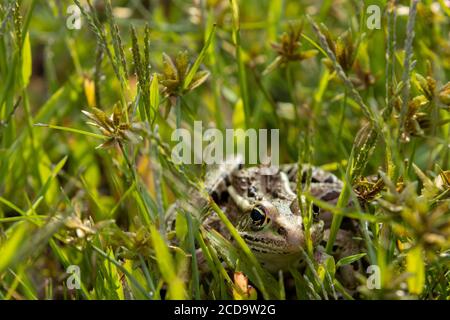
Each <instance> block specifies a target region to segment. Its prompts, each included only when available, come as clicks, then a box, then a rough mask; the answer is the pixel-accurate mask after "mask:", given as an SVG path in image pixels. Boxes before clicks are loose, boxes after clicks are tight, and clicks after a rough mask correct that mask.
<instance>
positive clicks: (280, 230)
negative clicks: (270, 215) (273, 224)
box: [277, 227, 287, 236]
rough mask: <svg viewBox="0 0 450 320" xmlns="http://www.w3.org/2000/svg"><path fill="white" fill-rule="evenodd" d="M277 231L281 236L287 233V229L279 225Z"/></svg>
mask: <svg viewBox="0 0 450 320" xmlns="http://www.w3.org/2000/svg"><path fill="white" fill-rule="evenodd" d="M277 232H278V234H279V235H280V236H285V235H286V234H287V231H286V229H285V228H283V227H279V228H278V230H277Z"/></svg>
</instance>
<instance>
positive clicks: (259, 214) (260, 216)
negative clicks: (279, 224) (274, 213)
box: [250, 206, 266, 224]
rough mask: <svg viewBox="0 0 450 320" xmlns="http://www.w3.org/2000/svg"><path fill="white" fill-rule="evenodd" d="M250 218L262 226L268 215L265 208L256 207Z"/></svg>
mask: <svg viewBox="0 0 450 320" xmlns="http://www.w3.org/2000/svg"><path fill="white" fill-rule="evenodd" d="M250 218H252V220H253V222H254V223H257V224H262V223H263V222H264V221H265V220H266V213H265V212H264V208H263V207H261V206H256V207H254V208H253V209H252V210H251V211H250Z"/></svg>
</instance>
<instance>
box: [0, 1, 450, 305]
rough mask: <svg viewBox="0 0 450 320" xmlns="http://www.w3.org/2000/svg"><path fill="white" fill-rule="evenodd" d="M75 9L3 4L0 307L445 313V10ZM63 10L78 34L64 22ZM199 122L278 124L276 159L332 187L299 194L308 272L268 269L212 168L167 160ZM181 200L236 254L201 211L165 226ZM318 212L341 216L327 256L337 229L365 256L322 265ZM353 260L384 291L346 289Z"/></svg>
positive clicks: (180, 5) (418, 6) (448, 227)
mask: <svg viewBox="0 0 450 320" xmlns="http://www.w3.org/2000/svg"><path fill="white" fill-rule="evenodd" d="M394 2H395V4H394ZM397 2H399V3H397ZM84 3H86V2H85V1H70V0H64V1H54V0H51V1H35V0H23V1H12V0H4V1H2V2H1V4H0V17H1V19H0V21H2V22H1V23H0V35H1V36H0V299H182V298H186V299H250V298H255V297H257V298H260V299H285V298H289V299H336V298H343V299H353V298H359V299H404V298H410V299H444V300H445V299H447V300H448V299H450V285H449V283H450V268H449V266H450V258H449V257H450V256H449V254H450V251H449V249H450V160H449V139H450V129H449V122H450V121H449V119H450V115H449V110H450V87H449V86H450V84H449V79H450V41H449V39H448V34H449V32H450V16H449V11H450V8H448V7H445V3H446V2H445V1H435V2H432V1H422V2H418V1H415V0H412V1H411V3H410V2H408V1H375V0H374V1H364V2H352V1H345V2H343V3H342V4H339V5H335V4H334V2H333V1H324V2H323V5H320V2H316V1H307V0H301V1H293V0H284V1H259V0H246V1H237V0H216V1H199V4H198V5H196V4H193V3H191V2H188V1H178V0H176V1H171V2H167V4H165V5H162V4H161V3H162V2H160V1H151V0H149V1H142V0H133V1H131V0H130V1H126V0H121V1H113V3H111V2H110V1H109V0H104V1H103V0H99V1H96V3H95V5H91V6H89V5H88V6H82V5H83V4H84ZM195 3H197V2H195ZM356 3H358V4H359V5H358V6H356ZM74 4H76V5H80V6H82V8H83V10H82V16H81V21H82V29H81V30H69V29H68V28H67V27H66V22H67V19H68V14H67V11H66V10H67V7H68V6H69V5H74ZM370 4H376V5H379V6H380V8H381V9H382V14H383V15H382V17H381V18H382V20H381V29H379V30H378V29H374V30H370V29H368V28H367V26H366V19H367V18H368V17H367V13H366V7H367V6H368V5H370ZM393 8H396V9H398V10H393ZM408 8H410V10H408ZM306 13H308V15H307V14H306ZM194 120H202V121H203V123H204V124H208V125H210V126H214V127H216V128H218V129H220V130H224V129H225V128H243V129H245V128H256V129H260V128H268V129H270V128H277V129H280V162H281V163H294V162H298V163H299V164H302V163H312V164H314V165H317V166H323V167H324V168H326V169H327V170H331V171H333V172H334V173H335V174H336V175H337V176H339V177H340V178H341V179H342V180H343V181H344V184H345V187H344V190H343V192H342V193H341V195H340V198H339V201H338V204H337V206H335V207H334V206H331V205H330V204H328V203H325V202H321V201H319V200H318V199H314V198H313V197H312V196H311V195H310V194H309V193H308V188H307V187H302V186H300V185H299V186H298V188H297V192H298V193H299V194H302V195H304V196H305V197H306V199H307V204H308V205H307V206H305V207H304V208H302V214H303V216H304V221H305V226H306V237H307V239H308V240H307V243H308V245H307V247H306V248H305V250H304V251H303V255H304V258H305V262H306V264H305V267H304V268H302V269H293V268H291V269H290V270H289V271H284V272H280V273H278V274H271V273H269V272H268V271H267V270H265V269H264V268H263V267H262V266H261V265H260V264H259V262H258V260H257V259H256V258H255V256H254V255H253V253H252V251H251V250H250V249H249V248H248V246H247V245H246V244H245V242H244V241H243V239H242V238H241V237H240V236H239V234H238V233H237V231H236V230H235V228H234V227H233V225H232V224H231V223H230V222H229V221H228V218H227V217H226V216H225V215H224V214H223V212H222V210H221V208H219V207H218V206H217V205H216V204H215V203H214V202H213V201H212V200H211V199H210V198H209V197H208V195H207V194H206V192H205V190H204V184H203V178H202V177H203V174H204V171H205V167H204V166H200V165H178V164H176V163H174V162H173V161H172V159H171V152H172V147H173V146H174V145H175V143H174V142H172V141H171V138H170V137H171V134H172V132H173V130H174V129H175V128H178V127H183V128H188V129H189V130H192V129H193V123H194ZM372 175H378V176H379V182H378V183H374V182H373V181H372V180H370V179H368V178H366V177H369V176H372ZM193 189H195V190H197V191H196V192H198V193H199V194H201V195H203V198H204V199H203V202H204V203H205V204H207V205H208V206H209V207H210V209H211V210H213V211H215V212H216V213H217V214H218V216H219V217H220V219H222V221H223V222H224V226H225V227H226V228H227V229H228V231H229V233H230V234H231V236H232V238H233V240H232V241H229V240H227V239H225V238H224V237H223V236H222V235H221V234H220V233H218V232H215V231H208V230H206V229H204V228H203V227H202V226H201V225H200V222H199V217H200V215H201V214H202V212H198V210H195V209H194V207H196V205H197V206H198V205H199V203H193V204H192V205H193V207H191V210H184V211H180V212H179V213H178V215H177V218H176V221H177V227H176V230H172V231H168V230H167V229H166V226H165V224H164V219H165V214H166V212H167V210H168V208H169V207H170V205H171V204H173V203H174V202H175V201H177V200H178V201H180V202H185V201H188V200H189V199H190V198H192V197H191V194H192V190H193ZM311 202H314V203H315V204H316V205H318V206H319V207H321V208H323V209H327V210H329V211H330V212H332V213H333V222H332V227H331V230H330V234H331V235H330V240H329V241H328V243H327V244H326V250H327V251H328V252H329V253H330V252H331V251H332V249H333V244H334V241H335V237H336V234H337V231H338V230H339V227H340V225H341V222H342V220H343V218H344V217H350V218H352V219H355V220H356V221H358V223H359V224H360V229H361V241H363V242H364V247H365V248H366V249H365V250H364V252H362V253H361V254H357V255H353V256H348V257H344V258H342V259H340V260H339V261H335V260H334V259H333V258H332V257H331V256H330V257H328V258H326V259H323V260H320V261H317V259H314V255H315V253H316V252H315V251H316V250H317V248H314V247H313V246H312V242H311V241H310V240H311V239H310V233H309V228H310V226H311V221H312V213H311V208H312V206H311ZM349 202H352V205H351V206H347V204H348V203H349ZM187 208H189V207H187ZM196 250H201V251H202V253H203V260H204V261H203V260H202V261H200V260H198V259H197V256H196ZM358 260H360V261H363V263H364V265H377V266H378V268H379V271H380V276H381V278H380V285H381V288H380V289H374V290H370V289H368V287H367V286H366V281H367V280H368V279H369V280H370V276H371V275H370V274H368V273H366V272H362V273H361V274H359V275H358V279H359V281H360V286H359V287H358V288H357V289H356V290H355V292H351V291H350V290H349V289H348V288H346V287H345V285H344V284H342V283H341V282H340V281H339V279H338V278H337V277H336V274H337V272H338V270H340V269H341V268H343V267H344V266H346V265H348V264H351V263H353V262H355V261H358ZM224 262H225V263H224ZM72 265H75V266H78V267H79V268H80V271H81V273H80V277H81V287H80V288H79V289H75V290H74V289H70V288H68V286H67V283H68V282H69V280H71V279H73V278H71V276H72V275H71V274H69V273H67V272H66V270H67V268H68V267H69V266H72ZM203 265H207V266H208V269H209V272H208V273H207V274H204V271H203V270H202V268H204V266H203ZM363 271H365V270H363ZM239 272H242V273H243V274H244V278H242V277H240V273H239ZM285 278H289V279H292V280H293V288H289V287H286V283H285V282H284V281H283V279H285ZM242 279H245V281H246V280H247V279H248V281H249V282H250V284H251V286H252V289H248V288H247V289H246V286H245V285H244V286H243V285H242V283H243V282H242V281H243V280H242ZM245 281H244V282H245ZM243 288H244V289H243ZM255 289H256V290H255Z"/></svg>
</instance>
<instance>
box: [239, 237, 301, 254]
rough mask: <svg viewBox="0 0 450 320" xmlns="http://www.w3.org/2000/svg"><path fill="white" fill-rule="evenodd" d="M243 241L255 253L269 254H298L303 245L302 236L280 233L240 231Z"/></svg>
mask: <svg viewBox="0 0 450 320" xmlns="http://www.w3.org/2000/svg"><path fill="white" fill-rule="evenodd" d="M241 236H242V237H243V238H244V240H245V242H246V243H247V245H248V246H249V248H250V249H252V250H253V251H254V252H255V253H259V254H269V255H295V254H300V252H301V248H302V247H303V246H304V239H303V236H301V237H295V238H293V237H285V236H281V235H276V236H275V235H274V234H270V236H268V235H266V234H250V233H247V232H241Z"/></svg>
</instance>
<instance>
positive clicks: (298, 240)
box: [229, 184, 323, 271]
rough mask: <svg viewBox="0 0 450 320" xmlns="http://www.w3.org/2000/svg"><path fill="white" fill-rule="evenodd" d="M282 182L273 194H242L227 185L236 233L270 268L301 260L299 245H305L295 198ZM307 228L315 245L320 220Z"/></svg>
mask: <svg viewBox="0 0 450 320" xmlns="http://www.w3.org/2000/svg"><path fill="white" fill-rule="evenodd" d="M257 185H258V184H257ZM283 185H284V186H282V187H277V188H276V189H277V192H276V194H273V193H270V194H269V193H267V192H261V190H257V192H256V193H258V194H259V195H258V196H255V197H244V196H242V195H241V194H240V192H236V190H235V189H234V188H229V194H230V196H231V197H232V198H233V199H234V202H235V203H236V204H237V206H238V208H239V211H240V213H239V218H238V221H237V225H236V228H237V230H238V232H239V234H240V235H241V237H242V238H243V239H244V240H245V241H246V243H247V245H248V246H249V248H250V249H252V251H253V252H254V254H255V256H256V257H257V258H258V259H259V260H260V262H261V263H262V264H263V265H264V266H265V267H266V268H268V269H269V270H273V271H276V270H279V269H286V268H287V267H289V265H290V264H291V263H295V262H297V261H299V260H301V257H302V249H305V248H306V236H305V226H304V223H303V219H302V215H301V213H300V209H299V203H298V198H297V196H296V194H295V193H293V192H292V190H290V188H289V187H288V186H287V184H283ZM273 187H274V186H273V185H272V189H273ZM257 189H260V188H257ZM309 231H310V234H311V239H312V241H313V245H317V244H318V243H319V242H320V240H321V239H322V235H323V222H322V221H317V222H314V223H313V224H312V225H311V227H310V228H309Z"/></svg>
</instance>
